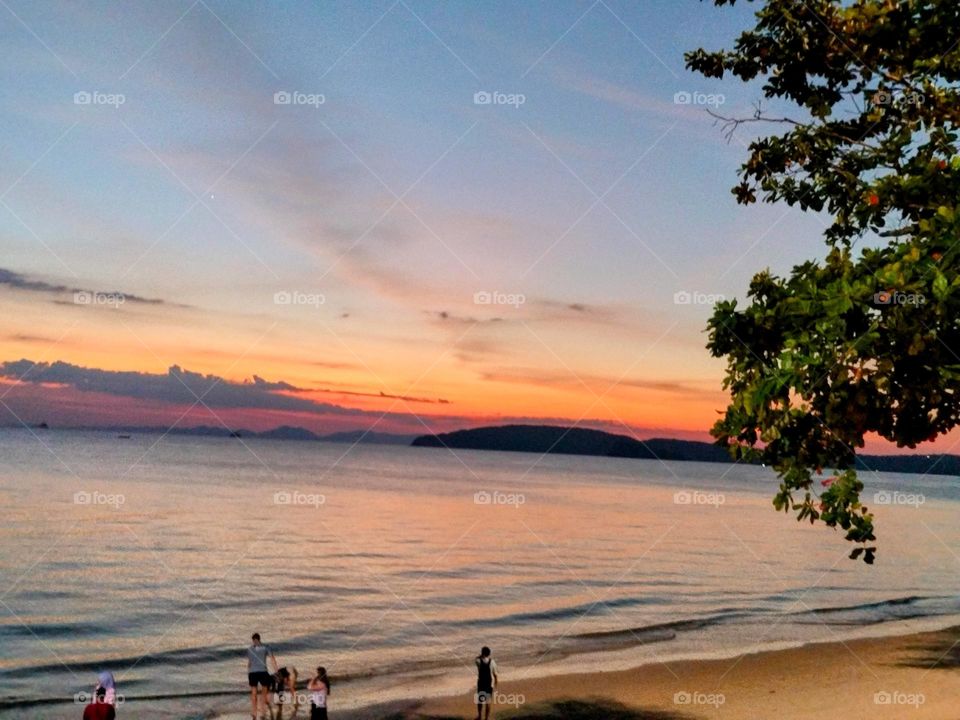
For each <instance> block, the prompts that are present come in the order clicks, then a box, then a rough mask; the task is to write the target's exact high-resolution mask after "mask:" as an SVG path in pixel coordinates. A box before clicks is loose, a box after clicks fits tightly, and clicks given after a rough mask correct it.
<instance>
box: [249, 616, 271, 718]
mask: <svg viewBox="0 0 960 720" xmlns="http://www.w3.org/2000/svg"><path fill="white" fill-rule="evenodd" d="M251 640H253V644H252V645H251V646H250V647H248V648H247V680H248V681H249V683H250V715H251V717H252V718H253V720H257V705H258V702H257V699H258V698H257V696H258V695H259V698H260V700H261V701H262V704H263V716H264V717H266V716H267V715H269V714H270V698H269V693H270V690H271V689H272V688H273V676H272V675H271V674H270V672H269V671H268V670H267V658H268V657H269V658H270V661H271V662H272V663H273V671H274V672H277V670H278V667H277V658H276V657H275V656H274V654H273V651H272V650H271V649H270V648H269V647H268V646H266V645H264V644H263V643H261V642H260V633H254V634H253V635H252V636H251Z"/></svg>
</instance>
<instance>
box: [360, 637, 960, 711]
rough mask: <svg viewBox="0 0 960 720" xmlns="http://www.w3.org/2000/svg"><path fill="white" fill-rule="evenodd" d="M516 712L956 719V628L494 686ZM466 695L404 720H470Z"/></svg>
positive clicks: (959, 685) (427, 705)
mask: <svg viewBox="0 0 960 720" xmlns="http://www.w3.org/2000/svg"><path fill="white" fill-rule="evenodd" d="M497 690H498V692H499V693H501V694H502V696H503V700H504V701H507V702H509V701H511V700H513V701H519V700H522V702H518V704H517V706H516V707H515V708H514V707H501V708H497V709H495V714H496V715H498V716H504V717H515V718H517V719H518V720H519V719H521V718H527V717H529V718H531V719H532V718H537V719H538V720H543V719H545V718H554V717H555V718H558V720H559V719H560V718H569V719H570V720H587V719H588V718H596V719H597V720H600V719H601V718H607V719H611V718H616V719H617V720H643V719H645V718H647V719H649V720H682V719H684V720H685V719H688V718H707V717H710V718H730V719H731V720H733V719H734V718H736V719H738V720H740V719H742V720H753V719H754V718H760V717H776V718H778V719H779V720H803V719H806V718H821V717H822V716H823V713H824V711H829V713H830V715H831V716H832V717H843V718H846V719H847V720H853V719H862V720H872V719H873V718H891V719H893V718H897V719H898V720H902V718H905V717H909V718H916V720H955V718H956V717H957V711H956V698H957V697H960V626H956V625H954V626H952V627H949V628H945V629H941V630H934V631H924V632H919V633H911V634H904V635H895V636H890V635H887V636H879V637H872V638H861V639H856V640H839V641H828V642H816V643H808V644H805V645H802V646H800V647H796V648H790V649H783V650H761V651H758V652H750V653H743V654H740V655H737V656H736V657H733V658H727V659H709V660H679V661H667V662H662V663H655V664H647V665H642V666H639V667H635V668H632V669H629V670H611V671H591V672H584V673H568V674H565V675H551V676H547V677H541V678H528V679H520V680H510V679H509V678H507V677H504V679H503V681H502V682H501V683H500V686H499V687H498V689H497ZM475 716H476V710H475V709H474V708H473V707H472V695H471V694H470V693H461V694H460V695H457V696H448V697H438V698H430V699H426V700H422V701H420V702H419V703H417V705H416V707H415V708H412V709H410V710H407V711H405V712H404V714H402V715H399V716H397V715H392V716H390V715H387V716H371V715H367V716H366V717H378V718H379V717H382V718H383V720H386V718H391V720H394V719H395V718H401V717H402V718H405V719H406V720H441V718H443V719H444V720H447V719H449V720H453V719H455V718H473V717H475Z"/></svg>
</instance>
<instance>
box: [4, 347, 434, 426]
mask: <svg viewBox="0 0 960 720" xmlns="http://www.w3.org/2000/svg"><path fill="white" fill-rule="evenodd" d="M0 377H4V378H9V379H13V380H17V381H19V382H21V383H29V384H32V385H35V386H36V385H45V384H48V385H57V386H66V387H71V388H74V389H76V390H80V391H82V392H95V393H102V394H107V395H113V396H117V397H127V398H134V399H137V400H145V401H155V402H161V403H169V404H176V405H184V404H186V405H193V404H194V403H196V402H198V398H200V399H201V400H202V403H203V404H204V405H206V406H208V407H210V408H212V409H248V410H273V411H280V412H301V413H313V414H343V415H350V414H356V415H364V414H367V411H365V410H360V409H355V408H349V407H343V406H341V405H336V404H333V403H326V402H317V401H316V400H312V399H310V398H309V397H302V396H301V395H298V394H290V393H316V392H323V393H330V394H336V395H353V396H365V397H378V398H384V399H396V400H404V401H406V402H425V403H442V404H446V403H447V402H448V401H446V400H443V399H428V398H418V397H413V396H406V395H392V394H389V393H386V392H383V391H381V392H357V391H339V390H328V389H319V390H314V389H309V390H308V389H305V388H300V387H296V386H294V385H291V384H290V383H288V382H285V381H282V380H279V381H270V380H265V379H263V378H261V377H260V376H258V375H254V376H253V378H252V379H251V380H248V381H245V382H234V381H231V380H227V379H225V378H223V377H220V376H217V375H204V374H201V373H196V372H191V371H189V370H185V369H183V368H181V367H180V366H179V365H173V366H171V367H170V368H169V370H167V372H166V373H165V374H163V373H145V372H137V371H120V370H101V369H99V368H87V367H81V366H79V365H72V364H70V363H67V362H63V361H57V362H54V363H44V362H36V363H35V362H33V361H31V360H27V359H22V360H15V361H6V362H3V363H2V364H0Z"/></svg>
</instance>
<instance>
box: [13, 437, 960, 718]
mask: <svg viewBox="0 0 960 720" xmlns="http://www.w3.org/2000/svg"><path fill="white" fill-rule="evenodd" d="M38 432H40V431H38ZM39 438H40V439H39V440H38V439H37V438H36V437H34V436H33V435H31V434H30V433H29V432H27V431H24V430H5V431H0V502H2V504H3V508H4V510H3V515H4V522H3V525H2V528H0V578H2V586H0V617H2V621H0V717H2V718H7V717H9V718H13V717H17V718H25V717H28V718H31V717H37V718H68V717H69V718H76V717H79V716H80V714H81V712H80V708H79V706H78V705H76V704H74V700H73V698H74V694H75V693H77V692H79V691H83V690H89V689H90V688H91V687H92V684H93V682H94V680H95V676H96V673H97V672H98V671H99V670H101V669H110V670H112V671H113V672H114V674H115V675H116V676H117V679H118V684H119V687H120V692H121V693H122V694H123V696H124V697H125V703H124V705H123V706H122V708H121V710H120V716H121V717H123V718H141V717H142V718H146V717H150V718H165V717H169V718H187V717H203V716H207V717H209V716H211V715H216V714H220V713H234V712H244V711H245V710H246V708H247V699H246V697H245V695H244V691H245V681H246V677H245V660H244V648H245V647H246V645H247V643H248V639H249V636H250V634H251V633H252V632H254V631H259V632H260V633H261V634H262V635H263V637H264V640H265V642H267V643H268V644H269V645H270V646H271V647H273V649H274V650H275V652H276V654H277V656H278V659H279V660H280V662H281V664H285V665H293V666H295V667H296V668H298V669H299V671H300V674H301V677H303V676H305V675H306V674H307V672H308V670H309V669H310V668H313V667H315V666H316V665H318V664H323V665H325V666H326V667H327V668H328V670H329V671H330V673H331V675H332V676H333V678H334V683H335V685H334V690H335V693H334V696H333V700H334V708H350V707H358V706H362V705H365V704H369V703H372V702H378V701H386V700H391V699H398V698H405V697H416V696H421V695H425V694H436V693H442V692H452V691H463V690H466V689H467V688H469V687H470V686H471V683H472V682H473V679H474V678H473V670H472V659H473V657H474V656H475V655H476V653H477V651H478V649H479V647H480V645H482V644H487V645H490V646H491V647H493V649H494V654H495V656H496V657H497V658H498V662H499V664H500V667H501V675H502V677H504V678H520V677H531V676H536V675H543V674H549V673H555V672H560V671H576V670H584V669H589V668H600V667H607V668H614V667H628V666H632V665H636V664H641V663H648V662H658V661H662V660H667V659H673V658H678V657H708V656H709V657H712V656H729V655H732V654H735V653H737V652H738V651H742V650H753V649H758V648H765V647H783V646H788V645H792V644H798V643H801V642H805V641H813V640H831V639H838V638H848V637H853V636H857V635H866V634H885V633H896V632H905V631H908V630H912V629H920V628H925V627H941V626H947V625H949V624H951V623H956V622H960V574H958V573H957V563H958V562H960V560H958V554H960V526H958V523H957V522H956V520H957V512H958V509H960V505H958V500H960V480H958V479H956V478H947V477H940V476H927V477H920V476H909V475H892V474H890V475H884V476H882V477H877V476H873V477H869V478H866V480H867V482H868V483H869V486H868V493H867V498H868V500H870V499H873V493H874V492H875V491H880V492H882V493H883V494H882V495H881V496H879V497H878V498H877V500H878V501H880V503H881V504H880V505H877V506H876V507H875V510H876V515H877V517H878V527H879V531H880V533H881V537H880V554H879V557H878V561H877V564H876V565H875V566H874V567H867V566H865V565H863V564H862V563H855V562H851V561H848V560H847V559H846V554H847V553H848V552H849V550H850V547H849V546H848V544H847V543H845V542H844V541H843V540H842V538H841V536H840V535H839V534H834V533H831V532H829V531H827V530H825V529H823V528H820V527H815V528H811V527H808V526H805V525H799V524H798V523H796V522H795V521H793V520H792V519H790V518H787V517H784V516H782V515H778V514H776V513H774V512H773V510H772V509H771V507H770V497H771V493H772V489H773V487H774V485H775V481H774V478H773V475H772V474H771V473H770V472H769V471H767V470H764V469H762V468H756V467H739V466H730V465H712V464H700V463H659V462H655V461H645V460H615V459H605V458H577V457H568V456H549V457H544V458H541V457H539V456H537V455H528V454H521V453H517V454H500V453H488V452H475V451H457V453H456V454H455V455H454V454H453V453H451V452H449V451H446V450H436V449H429V448H403V447H391V446H364V447H356V448H354V449H352V450H350V447H349V446H348V445H337V444H326V443H302V442H282V441H264V440H243V442H241V441H239V440H235V439H234V440H227V439H206V438H205V439H197V438H187V437H166V438H163V439H161V438H160V436H159V435H134V436H133V438H131V439H129V440H124V439H119V438H117V437H116V436H115V435H114V434H111V433H80V432H54V431H51V432H43V433H42V434H40V435H39ZM886 501H890V504H882V503H884V502H886ZM868 504H869V503H868Z"/></svg>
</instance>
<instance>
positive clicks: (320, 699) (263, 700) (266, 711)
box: [247, 633, 330, 720]
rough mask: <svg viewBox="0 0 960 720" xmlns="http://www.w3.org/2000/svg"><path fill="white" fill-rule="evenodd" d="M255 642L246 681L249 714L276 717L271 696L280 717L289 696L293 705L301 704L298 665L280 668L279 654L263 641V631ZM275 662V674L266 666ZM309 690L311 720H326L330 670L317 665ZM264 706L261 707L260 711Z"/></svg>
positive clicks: (251, 651) (248, 653) (253, 639)
mask: <svg viewBox="0 0 960 720" xmlns="http://www.w3.org/2000/svg"><path fill="white" fill-rule="evenodd" d="M250 639H251V640H252V641H253V642H252V644H251V645H250V647H248V648H247V681H248V683H249V685H250V716H251V717H252V718H253V720H258V718H264V717H266V718H273V711H272V710H271V707H270V695H271V694H273V695H276V698H277V718H278V720H279V718H280V717H281V714H282V711H283V702H284V700H285V699H287V698H289V699H290V700H291V702H292V703H293V706H294V708H296V707H298V706H299V705H300V697H299V695H297V669H296V668H295V667H286V666H284V667H280V663H278V662H277V657H276V655H274V654H273V650H271V649H270V648H269V646H267V645H264V644H263V642H262V641H261V640H260V633H254V634H253V636H252V637H251V638H250ZM268 660H269V662H270V664H271V665H273V673H272V674H271V673H270V670H269V669H268V667H267V661H268ZM307 690H308V691H309V693H310V720H327V698H328V697H330V678H329V677H327V669H326V668H325V667H323V666H320V667H318V668H317V671H316V673H315V674H314V675H313V677H312V678H310V682H308V683H307ZM261 708H262V710H261Z"/></svg>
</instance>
